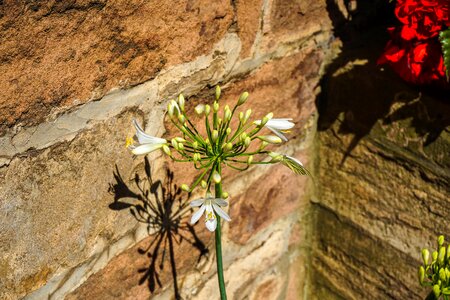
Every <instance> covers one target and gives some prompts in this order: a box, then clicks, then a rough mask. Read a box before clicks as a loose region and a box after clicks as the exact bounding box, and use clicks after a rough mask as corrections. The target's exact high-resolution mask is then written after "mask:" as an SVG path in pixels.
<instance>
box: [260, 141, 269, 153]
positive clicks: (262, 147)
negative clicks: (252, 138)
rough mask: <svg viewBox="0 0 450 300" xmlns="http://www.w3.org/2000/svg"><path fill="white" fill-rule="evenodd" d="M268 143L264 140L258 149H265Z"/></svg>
mask: <svg viewBox="0 0 450 300" xmlns="http://www.w3.org/2000/svg"><path fill="white" fill-rule="evenodd" d="M267 145H269V143H268V142H264V141H263V142H262V143H261V145H259V148H258V151H261V150H263V149H264V148H266V147H267Z"/></svg>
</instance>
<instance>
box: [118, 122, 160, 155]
mask: <svg viewBox="0 0 450 300" xmlns="http://www.w3.org/2000/svg"><path fill="white" fill-rule="evenodd" d="M133 125H134V127H135V128H136V137H137V140H138V142H139V145H137V146H136V145H134V140H133V139H132V138H128V139H127V144H126V147H127V148H128V149H130V150H131V152H132V153H133V154H135V155H142V154H148V153H150V152H153V151H155V150H158V149H160V148H162V147H163V146H164V145H166V144H167V140H165V139H162V138H159V137H155V136H151V135H148V134H146V133H145V132H144V130H143V129H142V128H141V126H139V124H138V122H137V121H136V120H133Z"/></svg>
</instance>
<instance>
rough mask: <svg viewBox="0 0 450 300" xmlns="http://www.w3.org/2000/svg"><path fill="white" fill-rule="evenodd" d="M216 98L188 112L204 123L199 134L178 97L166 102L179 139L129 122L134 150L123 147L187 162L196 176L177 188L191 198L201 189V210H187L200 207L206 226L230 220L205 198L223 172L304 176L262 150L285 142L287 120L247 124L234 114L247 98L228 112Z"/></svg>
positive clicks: (294, 164) (293, 162)
mask: <svg viewBox="0 0 450 300" xmlns="http://www.w3.org/2000/svg"><path fill="white" fill-rule="evenodd" d="M220 96H221V89H220V87H219V86H217V87H216V92H215V100H214V102H213V103H212V104H211V105H210V104H198V105H197V106H196V107H195V109H194V110H195V113H196V114H197V116H198V117H200V118H203V119H204V120H202V121H199V120H198V118H197V120H196V122H204V129H203V132H200V131H201V130H200V129H199V128H196V127H195V126H194V125H193V124H194V122H193V120H192V119H191V118H190V117H189V116H188V115H187V114H186V110H185V104H186V101H185V98H184V96H183V95H182V94H180V95H179V96H178V99H177V100H171V101H169V104H168V107H167V113H168V115H169V118H170V120H171V121H172V123H173V124H174V126H175V127H176V128H177V129H178V130H179V131H180V133H181V136H178V137H174V138H172V139H171V140H170V141H168V140H166V139H162V138H158V137H153V136H149V135H147V134H146V133H145V132H144V131H143V130H142V128H141V127H140V126H139V124H138V123H137V122H134V126H135V127H136V137H137V141H138V142H139V144H138V145H135V144H134V140H132V139H127V147H128V148H129V149H131V151H132V152H133V154H136V155H140V154H147V153H150V152H152V151H155V150H158V149H162V151H163V152H164V153H165V154H167V155H168V156H169V157H170V158H171V159H172V160H173V161H176V162H190V163H192V164H193V165H194V167H195V168H196V169H197V170H201V173H200V175H199V176H198V177H197V178H196V179H195V180H194V182H193V183H192V184H190V185H187V184H183V185H182V186H181V188H182V189H183V190H184V191H186V192H192V191H193V190H194V189H195V188H196V187H197V186H200V187H202V188H203V189H205V192H206V196H205V199H199V200H202V201H203V202H201V203H206V204H205V205H203V204H201V203H200V202H199V201H197V202H194V204H195V205H193V206H201V207H204V206H205V209H203V210H204V211H205V212H206V213H207V214H206V218H207V219H209V220H214V216H215V214H218V215H219V216H221V217H222V218H223V219H225V220H229V219H230V218H229V217H228V215H226V214H225V212H224V211H222V210H221V209H220V206H224V205H225V203H224V202H223V201H221V200H218V199H216V200H214V199H212V198H211V196H210V195H211V189H212V187H213V186H214V185H216V184H220V183H221V180H222V178H221V174H222V168H223V167H229V168H232V169H235V170H238V171H244V170H246V169H248V168H249V167H250V166H251V165H255V164H274V163H282V164H284V165H285V166H287V167H288V168H290V169H291V170H292V171H294V172H295V173H296V174H302V175H306V174H308V172H307V170H306V169H305V168H304V167H303V165H302V163H301V162H300V161H298V160H297V159H295V158H293V157H290V156H287V155H283V154H279V153H274V152H271V151H268V150H267V149H266V147H267V146H268V145H269V144H280V143H282V142H283V141H287V138H286V136H285V135H284V134H286V133H287V132H288V130H289V129H291V128H292V127H293V126H294V123H292V122H291V121H292V119H275V118H273V114H272V113H268V114H267V115H266V116H264V117H263V118H262V119H260V120H255V121H254V122H251V121H249V119H250V117H251V114H252V111H251V109H248V110H246V111H241V112H239V114H238V113H237V110H238V108H239V107H240V106H241V105H243V104H244V103H245V102H246V101H247V99H248V98H249V94H248V93H247V92H244V93H242V94H241V95H240V97H239V99H238V100H237V102H236V104H235V105H234V107H233V108H232V109H231V108H230V107H229V106H228V105H225V106H224V107H223V109H222V110H221V105H220V104H219V100H220ZM235 115H238V116H239V122H238V124H237V125H235V127H236V128H234V129H233V128H232V125H231V124H232V122H231V121H232V119H233V117H234V116H235ZM264 128H266V129H268V130H270V131H271V132H272V133H273V135H272V134H270V135H267V134H261V132H262V130H263V129H264ZM216 194H217V193H216ZM227 197H228V194H227V193H226V192H221V199H226V198H227ZM200 210H201V209H200ZM198 218H199V216H198V214H195V215H194V217H193V220H192V221H196V220H198ZM207 227H208V226H207ZM210 228H211V229H213V228H214V229H215V226H214V224H212V225H211V226H210V227H208V229H210ZM211 229H210V230H211Z"/></svg>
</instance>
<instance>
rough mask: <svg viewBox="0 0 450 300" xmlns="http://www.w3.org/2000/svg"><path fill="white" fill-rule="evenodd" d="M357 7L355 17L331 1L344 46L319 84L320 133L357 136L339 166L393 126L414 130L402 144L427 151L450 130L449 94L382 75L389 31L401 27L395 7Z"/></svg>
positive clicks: (362, 3)
mask: <svg viewBox="0 0 450 300" xmlns="http://www.w3.org/2000/svg"><path fill="white" fill-rule="evenodd" d="M344 2H347V1H344ZM353 2H354V3H357V5H356V7H357V9H356V11H353V12H352V13H348V12H345V13H343V12H342V11H341V10H340V8H339V7H338V5H337V4H336V2H335V1H332V0H327V10H328V12H329V16H330V18H331V20H332V22H333V27H334V29H335V35H336V37H337V38H338V39H339V40H340V42H341V43H342V45H341V49H340V50H341V51H340V53H339V56H338V57H337V58H336V59H335V60H333V62H332V63H331V64H330V65H329V66H328V67H327V70H326V74H325V75H324V76H323V78H322V80H321V82H320V86H321V93H320V94H319V95H318V97H317V102H316V106H317V108H318V111H319V121H318V130H319V131H325V130H330V129H331V130H332V132H333V133H334V134H335V135H336V136H339V135H347V134H351V135H353V136H352V139H351V141H350V142H349V143H348V145H346V150H345V154H344V156H343V158H342V160H341V165H343V164H344V163H345V161H346V159H347V158H348V157H349V156H351V152H352V150H354V148H355V147H356V146H357V145H358V143H359V142H360V141H361V139H362V138H364V137H365V136H367V135H368V134H369V133H370V132H371V131H372V130H374V129H375V130H381V132H383V131H384V130H385V129H386V128H388V127H392V125H394V126H400V127H403V126H407V127H410V128H412V129H413V132H408V134H409V136H405V137H401V138H400V139H404V140H405V144H406V145H407V144H408V143H409V142H410V141H411V140H413V142H414V143H417V144H420V146H419V147H426V146H428V145H430V144H432V143H433V142H434V141H435V140H436V139H437V138H438V137H439V136H440V135H441V133H442V132H443V131H445V130H446V127H448V126H449V125H450V105H449V104H450V97H449V94H450V91H449V90H446V89H444V88H440V87H434V86H416V85H411V84H408V83H406V82H404V81H403V80H402V79H400V78H399V77H398V75H397V74H395V73H394V72H393V71H392V70H391V69H390V68H389V67H383V69H384V70H382V67H380V66H377V64H376V62H377V60H378V58H379V57H380V55H381V54H382V53H383V49H384V46H385V45H386V41H387V39H389V35H388V33H387V31H386V28H387V27H389V26H391V25H392V24H394V23H395V22H397V21H396V19H395V18H394V14H393V11H394V9H393V7H394V4H395V3H389V1H385V0H371V1H366V0H359V1H353ZM341 9H342V8H341ZM345 16H347V18H346V17H345ZM335 123H337V126H336V127H335V126H334V124H335ZM335 130H337V131H336V132H335ZM388 130H389V129H388ZM383 134H386V135H389V132H387V133H383Z"/></svg>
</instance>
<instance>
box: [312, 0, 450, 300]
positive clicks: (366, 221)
mask: <svg viewBox="0 0 450 300" xmlns="http://www.w3.org/2000/svg"><path fill="white" fill-rule="evenodd" d="M360 9H361V10H363V9H364V8H362V7H360ZM377 13H378V14H377ZM391 14H392V7H389V6H388V7H386V8H385V9H384V10H383V8H380V9H378V10H377V9H376V6H372V7H370V8H369V9H367V14H366V15H365V16H363V17H362V16H361V15H359V16H356V17H355V18H354V19H353V20H352V21H351V22H349V23H346V24H344V25H341V26H340V27H335V28H337V30H336V34H337V35H338V36H339V37H340V40H341V41H342V47H341V52H340V54H339V55H338V56H337V58H336V59H335V60H334V61H333V63H332V64H331V65H330V66H329V67H328V68H327V71H326V75H325V76H324V77H323V79H322V81H321V86H322V92H321V94H320V95H319V96H318V107H319V120H318V136H317V144H316V149H317V152H318V157H317V158H318V159H317V160H316V162H315V170H316V178H319V181H320V185H319V188H318V189H317V191H316V194H315V196H313V202H314V204H313V215H314V217H313V219H314V229H313V232H314V234H313V240H312V245H311V249H312V252H311V260H312V272H311V287H312V289H313V292H312V293H313V294H314V296H315V298H317V299H425V297H426V295H427V294H428V292H429V290H427V289H426V288H423V287H421V286H420V285H419V283H418V279H417V275H416V274H417V270H418V266H419V265H420V263H421V256H420V253H421V249H422V248H424V247H427V248H429V249H430V248H433V249H435V247H436V245H435V243H436V238H437V236H438V235H441V234H443V235H445V236H446V238H447V239H448V238H450V227H449V224H450V223H449V221H450V197H449V196H450V185H449V182H450V159H449V153H450V134H449V133H450V131H449V125H450V96H449V95H450V93H449V91H448V90H442V89H438V88H436V87H428V88H426V87H417V86H410V85H408V84H406V83H404V82H402V81H401V80H400V79H399V78H398V76H397V75H396V74H393V73H392V72H391V71H390V70H389V69H388V68H386V69H384V68H382V67H380V66H377V65H376V60H377V58H378V57H379V55H380V53H382V51H383V47H384V45H385V43H386V40H387V39H388V38H389V37H388V35H387V34H386V28H387V27H388V26H389V25H388V24H389V20H388V19H387V20H386V16H389V15H391ZM385 21H387V22H385ZM334 24H336V23H335V22H334ZM390 24H392V23H390Z"/></svg>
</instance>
